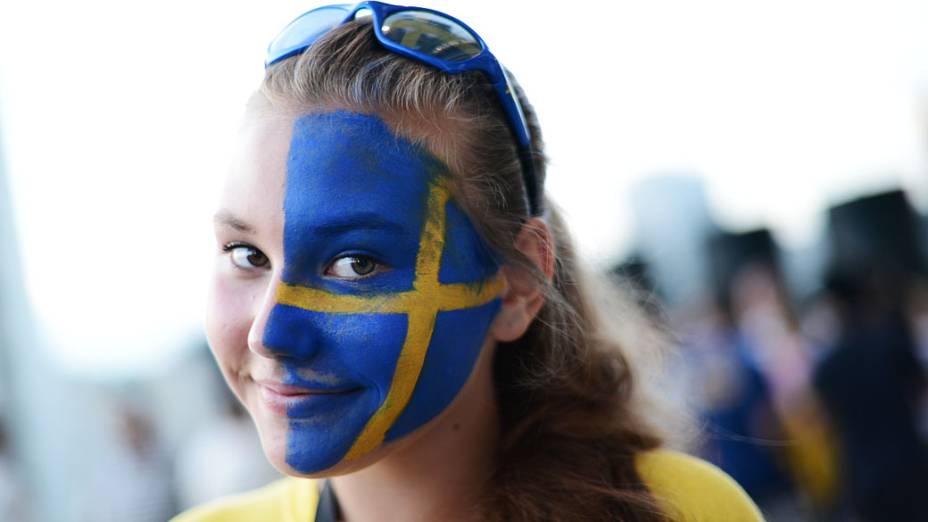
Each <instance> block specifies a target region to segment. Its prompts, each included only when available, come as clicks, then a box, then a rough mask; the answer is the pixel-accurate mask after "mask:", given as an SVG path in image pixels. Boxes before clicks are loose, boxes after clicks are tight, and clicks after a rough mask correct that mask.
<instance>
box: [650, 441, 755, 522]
mask: <svg viewBox="0 0 928 522" xmlns="http://www.w3.org/2000/svg"><path fill="white" fill-rule="evenodd" d="M635 467H636V469H637V470H638V474H639V475H640V476H641V479H642V480H643V481H644V483H645V485H646V486H647V487H648V489H649V490H650V491H651V494H652V495H654V497H655V498H656V499H657V501H658V503H659V504H660V505H661V506H662V507H663V508H664V510H665V512H666V514H667V516H669V517H670V519H671V520H673V521H675V522H699V521H709V520H727V521H731V522H755V521H763V519H764V518H763V516H762V515H761V513H760V510H758V509H757V506H756V505H755V504H754V502H753V501H751V498H750V497H748V495H747V493H745V492H744V490H743V489H741V486H739V485H738V483H737V482H735V481H734V480H733V479H732V478H731V477H729V476H728V475H726V474H725V472H723V471H722V470H720V469H719V468H717V467H715V466H713V465H712V464H709V463H708V462H706V461H704V460H700V459H698V458H696V457H692V456H689V455H686V454H683V453H678V452H676V451H670V450H664V449H657V450H651V451H646V452H642V453H640V454H639V455H638V456H637V458H636V459H635Z"/></svg>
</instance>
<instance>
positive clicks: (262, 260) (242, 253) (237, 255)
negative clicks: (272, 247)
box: [222, 243, 270, 270]
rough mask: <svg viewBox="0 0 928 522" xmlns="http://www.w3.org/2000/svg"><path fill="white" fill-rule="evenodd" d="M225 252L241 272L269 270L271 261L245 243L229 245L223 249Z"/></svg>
mask: <svg viewBox="0 0 928 522" xmlns="http://www.w3.org/2000/svg"><path fill="white" fill-rule="evenodd" d="M222 251H223V252H227V253H228V254H229V260H230V261H232V264H233V265H234V266H235V268H239V269H241V270H255V269H263V268H268V267H269V265H270V260H269V259H268V258H267V256H266V255H264V252H261V251H260V250H258V249H257V248H255V247H253V246H251V245H246V244H244V243H229V244H227V245H225V246H223V247H222Z"/></svg>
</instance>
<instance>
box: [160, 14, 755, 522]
mask: <svg viewBox="0 0 928 522" xmlns="http://www.w3.org/2000/svg"><path fill="white" fill-rule="evenodd" d="M359 12H360V13H363V14H369V15H370V16H356V15H358V13H359ZM237 151H238V152H237V157H236V158H234V162H233V166H232V169H231V173H230V176H229V179H228V183H227V184H226V186H225V189H224V192H223V196H222V200H221V208H220V210H219V212H218V213H217V214H216V236H217V243H218V255H217V263H216V269H215V276H214V280H213V286H212V297H211V301H210V302H211V305H210V310H209V317H208V324H207V332H208V336H209V341H210V346H211V347H212V349H213V352H214V354H215V356H216V360H217V361H218V363H219V366H220V367H221V369H222V372H223V374H224V376H225V378H226V380H227V381H228V384H229V386H230V387H231V388H232V390H233V391H234V392H235V394H236V395H237V396H238V398H239V399H240V400H241V401H242V403H243V404H244V405H245V406H246V408H247V409H248V411H249V412H250V414H251V416H252V417H253V419H254V421H255V424H256V425H257V428H258V432H259V434H260V437H261V441H262V445H263V447H264V451H265V453H266V455H267V457H268V459H269V460H270V461H271V462H272V463H273V464H274V465H275V466H276V467H277V468H278V469H279V470H280V471H282V472H283V473H285V474H287V475H289V476H290V477H289V478H287V479H285V480H282V481H280V482H278V483H275V484H272V485H270V486H268V487H266V488H264V489H262V490H259V491H255V492H253V493H250V494H246V495H243V496H240V497H237V498H232V499H226V500H222V501H219V502H218V503H216V504H213V505H209V506H205V507H203V508H200V509H196V510H193V511H191V512H188V513H186V514H184V515H181V516H180V517H179V518H178V519H177V520H178V521H183V522H190V521H219V520H222V521H239V520H241V521H245V520H249V521H251V520H261V521H277V520H279V521H312V520H332V521H335V520H347V521H351V522H355V521H373V520H376V521H383V520H386V521H390V520H397V521H405V520H429V521H431V520H442V521H455V520H511V521H518V520H525V521H534V520H625V521H633V520H634V521H645V520H650V521H656V520H729V521H736V520H745V521H753V520H759V518H760V517H759V514H758V512H757V510H756V508H755V507H754V505H753V504H752V503H751V501H750V500H749V499H748V498H747V497H746V496H745V495H744V493H743V492H742V491H741V490H740V489H739V488H738V486H737V485H735V484H734V482H732V481H731V480H730V479H729V478H727V477H726V476H725V475H723V474H721V472H719V471H718V470H716V469H715V468H712V467H710V466H709V465H708V464H705V463H702V462H701V461H698V460H695V459H693V458H690V457H686V456H684V455H681V454H677V453H673V452H669V451H665V450H661V449H659V447H660V439H659V437H658V435H657V434H656V433H655V431H654V430H653V429H652V428H650V427H649V426H648V425H647V423H646V422H645V418H646V415H644V414H643V412H642V411H640V410H641V408H640V406H639V405H640V398H641V394H640V393H639V385H638V384H637V382H636V380H635V376H636V373H635V370H634V369H633V368H632V367H631V365H630V362H629V359H628V357H627V356H626V355H625V354H624V353H623V347H622V346H620V345H619V343H618V342H617V341H615V340H614V339H613V338H612V337H610V336H609V335H608V333H607V324H606V323H605V322H603V321H602V320H601V319H600V318H599V312H601V310H599V309H598V308H597V307H596V306H595V305H594V304H593V303H592V302H591V300H590V298H589V296H588V294H587V288H586V287H585V286H584V285H583V283H582V281H581V280H580V277H579V273H578V267H577V266H576V263H575V260H574V256H573V253H572V251H571V247H570V241H569V238H568V236H567V233H566V231H565V229H564V227H563V225H562V223H561V221H560V219H559V218H558V216H557V213H556V212H555V211H554V210H553V209H552V208H551V207H550V205H549V204H548V203H547V201H546V199H545V197H544V195H543V194H544V190H543V187H544V176H545V159H544V152H543V144H542V140H541V134H540V131H539V128H538V124H537V121H536V118H535V115H534V113H533V111H532V109H531V106H530V105H529V104H528V102H527V101H526V99H525V97H524V96H523V94H522V91H521V90H520V89H519V88H518V86H516V85H515V84H514V83H511V82H510V81H509V80H508V79H507V76H506V74H505V73H504V72H503V69H502V68H501V67H500V65H499V63H498V62H497V61H496V59H495V58H493V56H492V55H491V54H490V53H489V52H488V51H487V50H486V46H485V45H484V44H483V42H482V41H481V40H480V39H479V37H477V36H476V34H475V33H473V31H471V30H470V29H469V28H467V27H466V26H465V25H464V24H462V23H461V22H459V21H457V20H455V19H453V18H451V17H449V16H447V15H444V14H442V13H437V12H434V11H428V10H423V9H418V8H400V7H395V6H390V5H387V4H382V3H379V2H365V3H363V4H359V5H358V6H356V7H354V8H348V7H345V6H330V7H323V8H320V9H317V10H314V11H311V12H309V13H306V14H304V15H303V16H302V17H300V18H298V19H297V20H295V21H294V22H293V23H291V24H290V25H289V26H288V27H287V28H286V29H284V31H283V32H282V33H281V35H280V36H279V37H278V38H277V39H276V40H275V41H274V42H273V43H272V44H271V48H270V50H269V56H268V60H267V74H266V77H265V80H264V82H263V84H262V86H261V89H260V90H259V91H258V92H257V93H256V94H255V95H254V97H253V99H252V100H251V102H250V103H249V107H248V111H247V115H246V120H245V125H244V127H243V130H242V133H241V144H240V146H239V147H238V148H237ZM229 458H235V456H234V455H230V456H229ZM323 479H325V480H323Z"/></svg>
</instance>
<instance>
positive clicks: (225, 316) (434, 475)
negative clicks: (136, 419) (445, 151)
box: [207, 107, 554, 521]
mask: <svg viewBox="0 0 928 522" xmlns="http://www.w3.org/2000/svg"><path fill="white" fill-rule="evenodd" d="M312 112H313V111H307V112H303V113H301V114H289V113H285V112H280V111H277V110H272V109H269V108H267V107H264V108H262V109H260V110H252V111H251V112H250V113H249V115H248V116H247V118H246V122H245V125H244V126H243V128H242V131H241V133H240V136H239V144H238V146H237V147H236V155H235V157H234V158H233V164H232V165H233V166H232V168H231V169H230V172H229V175H228V177H227V179H226V183H225V186H224V188H223V191H222V193H221V198H220V208H219V211H218V212H217V214H216V220H215V233H216V240H217V247H218V248H217V255H216V260H215V268H214V271H213V279H212V284H211V291H210V299H209V305H208V313H207V336H208V339H209V343H210V347H211V348H212V350H213V353H214V355H215V357H216V360H217V362H218V364H219V366H220V369H221V370H222V373H223V375H224V377H225V379H226V381H227V382H228V384H229V386H230V388H231V389H232V390H233V392H234V393H235V394H236V396H237V397H238V398H239V399H240V400H241V401H242V403H243V404H244V405H245V407H246V409H247V410H248V411H249V413H250V414H251V416H252V418H253V419H254V421H255V424H256V426H257V428H258V432H259V434H260V436H261V442H262V446H263V448H264V451H265V454H266V455H267V457H268V459H269V460H270V462H271V463H272V464H273V465H274V466H275V467H277V468H278V469H279V470H280V471H282V472H283V473H286V474H289V475H293V476H304V477H321V476H326V477H333V476H334V477H337V478H335V479H334V480H333V484H334V487H335V489H336V492H337V494H338V496H339V500H340V502H341V504H342V508H343V510H344V514H345V516H346V518H347V519H348V520H360V521H364V520H431V519H443V520H454V519H462V520H464V519H468V518H469V517H470V515H471V514H472V513H473V506H474V505H475V503H476V502H477V500H478V499H479V498H480V495H481V494H482V491H483V485H484V484H485V482H486V479H487V477H488V476H489V475H490V473H491V471H492V468H493V462H494V458H495V452H496V448H497V445H498V424H497V421H496V419H497V414H496V400H495V395H494V385H493V379H492V360H493V354H494V353H495V350H496V345H497V343H498V342H501V341H511V340H515V339H517V338H519V337H520V336H522V335H523V334H524V332H525V331H526V330H527V328H528V326H529V324H530V323H531V321H532V320H533V319H534V317H535V315H536V314H537V312H538V310H539V309H540V308H541V305H542V304H543V297H542V294H541V291H540V288H539V286H538V284H537V282H536V281H535V280H534V279H533V278H532V277H531V276H530V275H529V274H528V273H526V272H525V271H524V270H521V269H517V268H514V267H511V266H508V265H504V266H502V267H501V269H500V274H501V276H502V279H503V281H504V285H503V287H502V290H501V292H500V294H499V306H498V309H497V311H496V313H495V317H493V318H492V320H491V322H490V324H489V326H488V328H487V330H486V334H485V337H484V339H483V341H482V343H480V346H479V349H478V351H479V353H478V356H477V359H476V362H475V364H474V366H473V370H472V371H471V372H470V375H469V377H468V378H467V379H466V382H465V383H464V384H463V386H461V388H460V390H459V391H458V393H457V395H456V397H454V399H453V401H451V403H450V404H449V405H448V406H447V407H446V408H444V410H443V411H442V412H441V413H440V414H438V415H437V416H435V417H434V418H432V419H431V420H430V421H428V422H426V423H425V424H423V425H421V426H419V427H418V428H416V429H414V430H412V431H410V432H408V433H403V434H402V436H399V437H397V438H395V439H393V440H388V441H387V442H385V443H383V444H381V445H379V446H377V447H376V448H374V449H372V450H371V451H367V452H365V453H364V454H363V455H361V456H360V457H358V458H355V459H352V460H350V461H345V460H342V461H339V462H338V463H336V464H335V465H332V466H330V467H328V468H326V469H322V470H307V469H299V466H298V467H294V465H293V460H292V458H291V459H290V461H289V462H288V433H291V426H290V425H289V422H288V419H287V417H286V416H285V415H280V414H279V412H275V411H272V409H271V408H269V407H268V405H267V404H266V401H264V400H262V396H261V394H262V390H261V383H267V382H278V383H280V382H284V381H285V378H286V375H287V368H286V361H285V360H286V357H285V356H286V354H282V351H281V350H280V349H279V348H278V347H274V346H268V345H267V344H266V341H267V335H266V334H267V332H268V323H269V321H270V322H271V323H273V320H274V319H273V317H272V315H273V313H274V310H275V306H279V303H278V298H277V297H278V296H277V294H276V290H277V288H278V287H279V285H280V284H281V282H282V281H283V280H284V272H285V270H284V266H285V262H284V260H285V248H284V244H285V241H284V230H285V220H284V212H282V211H281V207H282V202H283V201H284V197H285V191H286V186H287V183H286V181H287V158H288V153H289V151H290V146H291V143H292V140H293V129H294V122H295V121H297V120H298V119H299V118H301V117H306V115H307V113H312ZM316 112H323V111H321V110H320V111H316ZM230 243H244V244H247V245H249V246H250V247H253V248H254V249H256V251H257V252H258V253H259V254H261V256H264V258H266V265H264V266H262V267H260V269H254V270H253V269H250V268H247V269H243V268H242V266H247V263H244V264H243V259H244V260H246V261H247V260H248V259H258V260H261V258H260V256H259V257H251V258H248V257H247V256H245V255H243V254H247V253H250V254H252V255H255V252H256V251H255V250H249V251H243V250H241V249H239V250H238V251H237V252H236V251H233V252H227V251H225V249H224V248H223V247H224V246H226V245H229V244H230ZM516 246H517V248H518V249H519V250H521V251H522V252H523V253H524V254H525V255H526V257H527V258H528V259H529V260H530V261H532V262H533V263H535V264H536V265H537V266H538V267H539V268H540V269H541V271H542V272H543V273H544V274H546V275H547V276H548V277H549V278H550V277H551V274H552V273H553V263H554V260H553V255H552V252H553V249H552V241H551V236H550V233H549V231H548V229H547V227H546V225H545V224H544V222H543V221H542V220H540V219H534V218H533V219H530V220H527V221H526V224H525V225H524V227H523V230H522V231H521V232H520V234H519V235H518V238H517V240H516ZM259 264H260V263H259ZM336 272H337V273H328V272H327V274H328V275H327V277H333V276H337V275H338V274H341V273H343V272H342V271H339V270H336ZM271 329H272V330H273V324H272V326H271ZM388 439H389V438H388ZM291 449H292V448H291ZM291 453H292V452H291ZM385 513H388V514H389V515H385ZM385 516H387V517H388V518H384V517H385Z"/></svg>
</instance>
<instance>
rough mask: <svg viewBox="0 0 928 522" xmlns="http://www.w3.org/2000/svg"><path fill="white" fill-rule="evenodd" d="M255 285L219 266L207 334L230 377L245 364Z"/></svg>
mask: <svg viewBox="0 0 928 522" xmlns="http://www.w3.org/2000/svg"><path fill="white" fill-rule="evenodd" d="M254 286H256V285H254V284H246V283H244V282H242V281H240V280H236V279H233V278H230V277H228V276H227V275H224V274H223V273H222V271H221V270H218V269H217V271H216V273H215V274H214V276H213V280H212V284H211V288H210V293H209V299H208V301H207V309H206V337H207V340H208V341H209V346H210V349H211V350H212V351H213V354H214V355H215V356H216V360H217V362H218V363H219V367H220V369H222V371H223V374H225V375H226V378H227V379H228V378H229V377H230V375H229V373H230V372H234V371H236V370H237V369H238V368H240V367H241V365H242V364H243V361H244V358H245V357H246V355H247V353H248V332H249V330H250V329H251V324H252V322H253V321H254V303H255V299H256V297H257V296H256V289H255V288H254ZM229 384H230V385H232V384H233V382H232V381H231V380H230V382H229Z"/></svg>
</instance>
